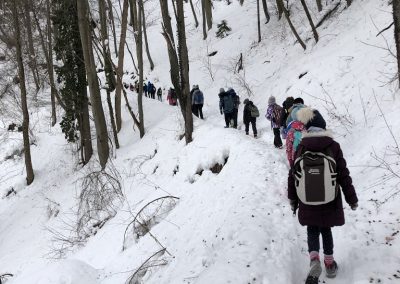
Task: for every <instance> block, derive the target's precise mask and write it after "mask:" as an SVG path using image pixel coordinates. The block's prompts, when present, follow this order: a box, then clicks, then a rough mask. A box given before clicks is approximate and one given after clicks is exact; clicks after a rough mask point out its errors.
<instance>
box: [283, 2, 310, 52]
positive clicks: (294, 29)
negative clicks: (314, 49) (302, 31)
mask: <svg viewBox="0 0 400 284" xmlns="http://www.w3.org/2000/svg"><path fill="white" fill-rule="evenodd" d="M277 2H279V3H280V6H281V7H282V9H283V13H284V14H285V17H286V20H287V21H288V24H289V26H290V29H291V30H292V32H293V34H294V36H295V37H296V39H297V41H298V42H299V43H300V45H301V47H303V49H304V50H306V48H307V47H306V45H305V44H304V42H303V40H302V39H301V38H300V36H299V34H298V33H297V31H296V28H295V27H294V25H293V23H292V21H291V20H290V15H289V11H288V10H287V9H286V7H285V5H284V4H283V0H277Z"/></svg>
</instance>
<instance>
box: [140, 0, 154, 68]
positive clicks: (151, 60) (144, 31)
mask: <svg viewBox="0 0 400 284" xmlns="http://www.w3.org/2000/svg"><path fill="white" fill-rule="evenodd" d="M140 10H141V15H142V26H143V35H144V43H145V47H146V54H147V59H148V60H149V63H150V70H151V71H153V69H154V63H153V59H151V55H150V49H149V42H148V40H147V30H146V16H145V14H144V7H143V6H142V7H141V8H140Z"/></svg>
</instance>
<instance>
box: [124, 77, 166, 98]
mask: <svg viewBox="0 0 400 284" xmlns="http://www.w3.org/2000/svg"><path fill="white" fill-rule="evenodd" d="M124 87H125V89H128V88H129V90H130V91H132V92H136V93H139V82H138V81H136V82H135V84H132V83H130V84H129V85H128V84H127V83H124ZM143 93H144V95H145V96H146V97H148V98H151V99H155V98H156V93H157V99H158V100H159V101H160V102H162V94H163V90H162V89H161V87H158V89H157V88H156V86H154V84H153V83H152V82H151V81H148V82H147V84H146V83H143Z"/></svg>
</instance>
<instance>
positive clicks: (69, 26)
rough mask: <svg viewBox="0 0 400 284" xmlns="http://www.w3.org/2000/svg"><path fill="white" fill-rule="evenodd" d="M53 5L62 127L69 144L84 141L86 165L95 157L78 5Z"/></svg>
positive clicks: (57, 0) (55, 2)
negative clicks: (62, 112)
mask: <svg viewBox="0 0 400 284" xmlns="http://www.w3.org/2000/svg"><path fill="white" fill-rule="evenodd" d="M52 5H53V17H52V21H53V25H54V27H55V29H54V30H55V31H57V33H55V34H54V35H55V37H54V51H55V56H56V59H57V60H58V61H60V62H61V63H62V64H59V65H58V66H57V67H56V68H55V71H56V73H57V76H58V79H57V80H58V81H60V82H62V83H63V84H61V86H60V93H61V96H62V101H63V104H64V110H65V113H64V115H63V117H62V120H61V122H60V125H61V129H62V131H63V132H64V134H65V138H66V139H67V140H68V142H76V141H77V140H78V139H80V147H79V148H80V151H81V152H80V154H81V160H82V163H83V164H84V165H85V164H86V163H88V162H89V160H90V158H91V157H92V154H93V148H92V137H91V133H90V120H89V101H88V95H87V81H86V72H85V64H84V62H83V61H82V59H83V51H82V43H81V38H80V33H79V27H78V11H77V5H76V2H75V1H64V0H53V1H52ZM49 54H50V53H49ZM50 60H51V59H49V60H48V61H50ZM78 134H79V135H78Z"/></svg>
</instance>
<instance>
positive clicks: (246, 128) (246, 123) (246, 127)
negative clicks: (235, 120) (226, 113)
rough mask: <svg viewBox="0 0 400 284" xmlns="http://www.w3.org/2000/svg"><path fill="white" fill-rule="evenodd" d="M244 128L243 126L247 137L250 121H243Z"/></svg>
mask: <svg viewBox="0 0 400 284" xmlns="http://www.w3.org/2000/svg"><path fill="white" fill-rule="evenodd" d="M244 126H245V131H246V135H249V126H250V121H245V122H244Z"/></svg>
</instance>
